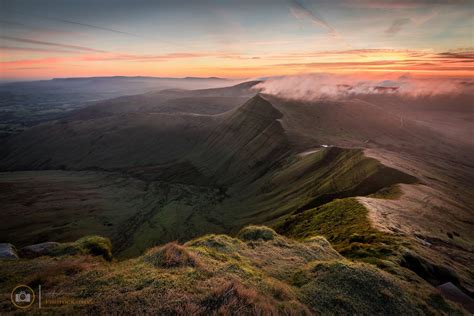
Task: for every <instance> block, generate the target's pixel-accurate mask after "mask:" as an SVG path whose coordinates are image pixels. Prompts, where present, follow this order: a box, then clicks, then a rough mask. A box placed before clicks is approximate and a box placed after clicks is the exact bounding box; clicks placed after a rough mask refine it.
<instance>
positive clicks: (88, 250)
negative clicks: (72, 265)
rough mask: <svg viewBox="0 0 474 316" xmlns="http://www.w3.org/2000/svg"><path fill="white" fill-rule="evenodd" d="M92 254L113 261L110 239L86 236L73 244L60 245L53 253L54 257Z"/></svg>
mask: <svg viewBox="0 0 474 316" xmlns="http://www.w3.org/2000/svg"><path fill="white" fill-rule="evenodd" d="M77 254H82V255H85V254H90V255H93V256H102V257H104V259H106V260H112V243H111V242H110V239H108V238H105V237H101V236H86V237H82V238H80V239H78V240H76V241H75V242H72V243H63V244H59V245H58V247H56V248H55V249H54V250H53V251H52V252H51V255H52V256H65V255H77Z"/></svg>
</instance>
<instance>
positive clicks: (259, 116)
mask: <svg viewBox="0 0 474 316" xmlns="http://www.w3.org/2000/svg"><path fill="white" fill-rule="evenodd" d="M281 118H282V114H281V113H280V112H279V111H278V110H276V109H275V108H274V107H273V106H272V104H271V103H269V102H268V101H266V100H265V99H264V98H262V96H260V95H257V96H255V97H253V98H252V99H250V100H249V101H247V102H246V103H245V104H244V105H243V106H241V107H239V108H238V109H236V110H235V111H232V112H229V113H226V114H225V115H223V117H222V122H221V123H220V124H219V125H218V126H217V127H216V128H215V130H214V131H213V132H212V133H211V134H210V135H209V137H208V138H207V140H206V141H205V142H204V143H203V144H202V145H200V146H198V147H197V148H196V150H195V151H194V152H193V154H192V155H191V156H190V157H189V159H190V160H191V161H192V162H193V164H195V165H196V166H197V167H198V168H199V169H200V170H201V171H202V173H203V174H205V175H208V176H212V177H214V178H215V179H216V182H217V183H218V184H221V185H224V184H225V185H229V184H232V182H235V181H244V180H245V179H246V178H247V177H246V176H247V175H249V176H250V179H248V180H249V181H251V180H252V179H256V178H259V177H260V176H261V175H262V173H265V172H267V171H268V168H271V167H272V165H274V164H275V163H277V162H278V161H279V160H281V159H282V158H283V157H285V156H286V155H288V153H289V152H290V147H289V145H288V143H287V140H286V135H285V131H284V130H283V128H282V126H281V124H280V122H279V119H281Z"/></svg>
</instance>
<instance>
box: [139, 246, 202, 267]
mask: <svg viewBox="0 0 474 316" xmlns="http://www.w3.org/2000/svg"><path fill="white" fill-rule="evenodd" d="M143 259H144V260H145V261H146V262H148V263H151V264H152V265H153V266H155V267H157V268H158V267H159V268H174V267H186V266H189V267H196V266H198V265H199V263H198V259H197V258H196V256H195V255H193V254H192V253H190V252H189V251H188V250H187V249H186V248H185V247H183V246H181V245H179V244H177V243H175V242H172V243H168V244H166V245H164V246H162V247H155V248H152V249H150V250H149V251H148V252H147V253H146V254H145V256H144V257H143Z"/></svg>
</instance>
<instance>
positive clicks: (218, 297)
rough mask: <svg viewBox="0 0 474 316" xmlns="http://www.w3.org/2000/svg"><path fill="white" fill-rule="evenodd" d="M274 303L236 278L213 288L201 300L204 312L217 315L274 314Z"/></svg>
mask: <svg viewBox="0 0 474 316" xmlns="http://www.w3.org/2000/svg"><path fill="white" fill-rule="evenodd" d="M275 305H276V304H274V302H272V300H270V299H269V298H267V297H265V296H263V295H261V294H259V293H258V292H257V291H256V290H255V289H252V288H248V287H245V286H244V285H243V284H242V283H240V282H239V281H237V280H230V281H227V282H225V283H223V284H222V285H220V286H218V287H217V288H215V289H213V290H212V291H211V293H210V294H209V295H208V296H207V297H205V298H204V299H203V300H202V302H201V306H202V307H203V309H204V314H217V315H276V314H278V311H277V309H276V308H275Z"/></svg>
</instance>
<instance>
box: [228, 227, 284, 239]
mask: <svg viewBox="0 0 474 316" xmlns="http://www.w3.org/2000/svg"><path fill="white" fill-rule="evenodd" d="M276 235H277V233H276V232H275V231H274V230H273V229H271V228H269V227H266V226H253V225H251V226H247V227H244V228H242V229H241V230H240V232H239V233H238V234H237V238H239V239H241V240H244V241H250V240H273V239H274V238H275V236H276Z"/></svg>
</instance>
